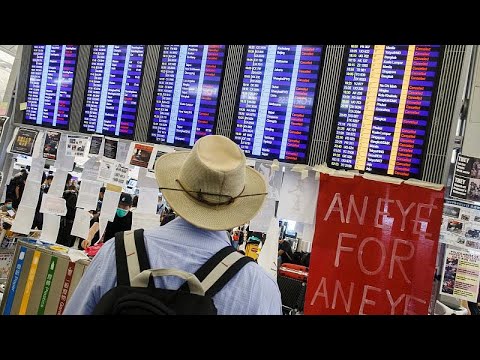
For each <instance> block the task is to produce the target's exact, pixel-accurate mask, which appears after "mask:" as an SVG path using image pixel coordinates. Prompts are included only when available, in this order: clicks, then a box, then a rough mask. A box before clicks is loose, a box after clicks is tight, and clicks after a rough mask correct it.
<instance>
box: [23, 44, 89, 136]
mask: <svg viewBox="0 0 480 360" xmlns="http://www.w3.org/2000/svg"><path fill="white" fill-rule="evenodd" d="M35 46H43V47H45V46H47V45H31V46H30V60H29V63H28V73H27V86H26V88H25V102H27V101H28V91H29V89H30V82H31V73H32V66H33V50H34V48H35ZM65 46H67V45H65ZM72 46H76V47H77V53H76V55H75V65H74V69H73V79H72V91H71V97H70V107H69V108H68V122H67V125H55V126H53V123H52V125H50V124H44V123H43V122H42V124H37V123H36V122H35V123H32V122H31V121H28V120H27V119H26V118H27V112H26V111H24V112H23V115H22V124H24V125H30V126H40V127H44V128H49V129H58V130H70V124H71V122H70V120H71V117H70V116H71V114H72V106H73V98H74V94H75V80H76V78H77V68H78V60H79V55H80V47H81V45H74V44H72Z"/></svg>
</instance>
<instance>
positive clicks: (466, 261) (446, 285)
mask: <svg viewBox="0 0 480 360" xmlns="http://www.w3.org/2000/svg"><path fill="white" fill-rule="evenodd" d="M479 282H480V252H474V251H468V252H467V251H462V250H454V249H452V248H447V251H446V253H445V258H444V261H443V271H442V281H441V288H440V294H444V295H450V296H454V297H456V298H458V299H463V300H467V301H471V302H477V296H478V286H479Z"/></svg>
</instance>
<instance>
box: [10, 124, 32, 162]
mask: <svg viewBox="0 0 480 360" xmlns="http://www.w3.org/2000/svg"><path fill="white" fill-rule="evenodd" d="M37 136H38V130H33V129H27V128H19V129H18V132H17V136H16V137H15V139H14V140H13V144H12V148H11V150H10V151H11V152H12V153H14V154H22V155H27V156H31V155H32V152H33V146H34V145H35V140H36V138H37Z"/></svg>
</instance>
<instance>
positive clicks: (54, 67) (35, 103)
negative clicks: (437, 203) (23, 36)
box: [24, 45, 78, 129]
mask: <svg viewBox="0 0 480 360" xmlns="http://www.w3.org/2000/svg"><path fill="white" fill-rule="evenodd" d="M77 56H78V46H77V45H33V46H32V56H31V61H30V70H29V77H28V85H27V96H26V98H27V109H26V110H25V117H24V123H26V124H31V125H40V126H47V127H56V128H60V129H68V121H69V118H70V107H71V104H72V92H73V83H74V79H75V67H76V65H77Z"/></svg>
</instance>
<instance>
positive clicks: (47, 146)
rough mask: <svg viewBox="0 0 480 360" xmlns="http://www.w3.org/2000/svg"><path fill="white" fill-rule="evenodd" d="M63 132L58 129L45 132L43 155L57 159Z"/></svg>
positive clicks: (46, 157)
mask: <svg viewBox="0 0 480 360" xmlns="http://www.w3.org/2000/svg"><path fill="white" fill-rule="evenodd" d="M61 136H62V133H60V132H58V131H47V132H46V133H45V142H44V143H43V157H44V158H45V159H50V160H56V159H57V151H58V143H59V142H60V137H61Z"/></svg>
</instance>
